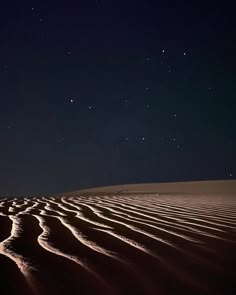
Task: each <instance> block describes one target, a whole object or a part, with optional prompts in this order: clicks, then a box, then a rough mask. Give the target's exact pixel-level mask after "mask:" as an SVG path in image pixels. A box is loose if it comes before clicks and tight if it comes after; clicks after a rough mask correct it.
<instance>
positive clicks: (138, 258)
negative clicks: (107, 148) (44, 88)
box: [0, 192, 236, 295]
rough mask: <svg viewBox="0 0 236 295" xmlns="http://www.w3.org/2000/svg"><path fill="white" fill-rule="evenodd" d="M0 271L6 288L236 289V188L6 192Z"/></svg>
mask: <svg viewBox="0 0 236 295" xmlns="http://www.w3.org/2000/svg"><path fill="white" fill-rule="evenodd" d="M0 278H1V289H0V293H1V294H4V295H5V294H26V295H27V294H38V295H39V294H50V295H52V294H181V295H184V294H186V295H187V294H188V295H190V294H236V195H234V194H233V195H232V194H222V193H221V194H204V193H202V194H189V193H188V194H186V193H185V194H179V193H176V194H173V193H171V194H168V193H165V194H161V193H159V194H157V193H131V192H129V194H125V193H122V192H120V193H118V192H116V193H108V194H101V193H100V194H97V195H96V193H93V194H92V195H91V194H87V195H86V194H82V193H79V192H77V193H75V194H74V195H73V193H70V194H68V195H60V196H52V197H40V198H39V197H34V198H30V197H27V198H21V199H19V198H1V199H0ZM3 290H4V291H3Z"/></svg>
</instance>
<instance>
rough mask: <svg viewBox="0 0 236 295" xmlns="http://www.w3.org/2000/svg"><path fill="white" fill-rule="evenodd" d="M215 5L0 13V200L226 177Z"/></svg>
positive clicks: (229, 122)
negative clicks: (122, 184) (25, 195)
mask: <svg viewBox="0 0 236 295" xmlns="http://www.w3.org/2000/svg"><path fill="white" fill-rule="evenodd" d="M173 2H174V3H173ZM217 3H218V2H215V3H214V5H212V4H213V2H212V3H211V2H210V1H209V2H208V4H207V3H202V4H201V3H199V1H148V0H147V1H132V0H131V1H128V0H126V1H122V0H121V1H108V0H100V1H98V0H97V1H96V0H93V1H92V0H86V1H85V0H84V1H66V2H65V1H64V2H63V4H60V3H57V2H53V1H50V3H46V2H45V3H42V1H23V2H19V1H11V2H7V3H5V4H4V5H3V4H2V7H1V9H0V36H1V44H0V85H1V87H0V132H1V144H0V165H1V172H0V193H1V194H2V195H4V194H9V195H12V194H14V195H15V194H39V193H52V192H61V191H68V190H69V191H70V190H74V189H79V188H83V187H92V186H100V185H101V186H102V185H110V184H121V183H131V182H132V183H134V182H135V183H136V182H159V181H176V180H179V181H182V180H200V179H204V180H207V179H230V178H234V177H235V175H236V161H235V159H233V150H235V149H236V141H235V133H236V132H235V128H236V122H235V116H233V111H234V107H235V96H236V55H235V52H236V22H235V17H234V7H233V2H222V3H221V5H219V4H217Z"/></svg>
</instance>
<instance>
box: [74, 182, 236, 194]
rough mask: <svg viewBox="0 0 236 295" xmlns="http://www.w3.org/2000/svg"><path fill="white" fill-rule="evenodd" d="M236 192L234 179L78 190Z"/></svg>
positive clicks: (191, 192)
mask: <svg viewBox="0 0 236 295" xmlns="http://www.w3.org/2000/svg"><path fill="white" fill-rule="evenodd" d="M103 192H104V193H109V192H112V193H114V192H126V193H135V192H137V193H142V192H147V193H188V194H189V193H190V194H198V193H201V194H202V193H206V194H209V193H210V194H215V193H229V194H235V193H236V180H210V181H190V182H169V183H141V184H125V185H114V186H104V187H97V188H89V189H84V190H80V191H79V193H103Z"/></svg>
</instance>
